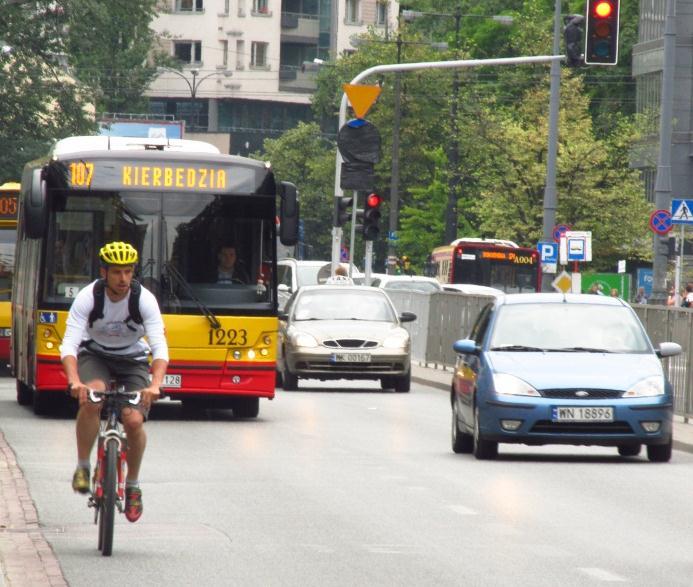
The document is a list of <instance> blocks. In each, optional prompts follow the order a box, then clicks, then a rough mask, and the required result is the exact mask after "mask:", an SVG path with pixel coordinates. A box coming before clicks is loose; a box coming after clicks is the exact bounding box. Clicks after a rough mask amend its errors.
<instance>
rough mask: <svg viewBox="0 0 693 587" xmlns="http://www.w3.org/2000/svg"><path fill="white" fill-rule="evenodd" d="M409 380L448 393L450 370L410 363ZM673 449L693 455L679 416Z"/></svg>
mask: <svg viewBox="0 0 693 587" xmlns="http://www.w3.org/2000/svg"><path fill="white" fill-rule="evenodd" d="M411 380H412V381H415V382H416V383H423V384H424V385H430V386H432V387H436V388H438V389H441V390H442V391H447V392H449V391H450V385H451V382H452V369H451V368H450V367H447V368H443V367H442V366H441V365H438V368H437V369H436V368H434V367H433V366H432V365H431V366H429V367H424V366H423V365H420V364H419V363H416V362H414V361H412V364H411ZM674 449H676V450H683V451H686V452H690V453H693V422H689V423H688V424H687V423H685V422H684V421H683V418H682V417H681V416H674Z"/></svg>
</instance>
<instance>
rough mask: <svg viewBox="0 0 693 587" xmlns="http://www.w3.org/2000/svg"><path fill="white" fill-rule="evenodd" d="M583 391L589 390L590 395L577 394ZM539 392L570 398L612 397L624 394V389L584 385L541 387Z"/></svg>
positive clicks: (553, 396) (558, 397)
mask: <svg viewBox="0 0 693 587" xmlns="http://www.w3.org/2000/svg"><path fill="white" fill-rule="evenodd" d="M583 391H584V392H587V394H588V395H583V394H580V395H576V393H577V392H583ZM539 393H541V395H542V396H543V397H550V398H553V399H570V400H582V399H590V400H591V399H612V398H615V397H621V396H622V395H623V391H621V390H618V389H585V388H584V387H576V388H575V389H541V390H539Z"/></svg>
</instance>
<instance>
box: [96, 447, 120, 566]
mask: <svg viewBox="0 0 693 587" xmlns="http://www.w3.org/2000/svg"><path fill="white" fill-rule="evenodd" d="M104 461H105V470H104V476H103V484H102V489H103V497H102V499H101V512H100V515H99V543H100V544H101V554H102V555H103V556H111V553H112V552H113V526H114V524H115V507H116V491H117V483H118V470H117V469H118V441H117V440H114V439H111V440H109V441H108V442H107V443H106V450H105V454H104Z"/></svg>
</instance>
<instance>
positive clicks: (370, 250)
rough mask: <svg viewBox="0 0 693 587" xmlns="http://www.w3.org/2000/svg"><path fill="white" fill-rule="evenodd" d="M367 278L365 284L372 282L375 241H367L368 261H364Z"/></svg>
mask: <svg viewBox="0 0 693 587" xmlns="http://www.w3.org/2000/svg"><path fill="white" fill-rule="evenodd" d="M364 264H365V267H364V273H365V280H364V282H363V284H364V285H370V284H371V266H372V264H373V241H366V262H365V263H364Z"/></svg>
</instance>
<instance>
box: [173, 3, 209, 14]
mask: <svg viewBox="0 0 693 587" xmlns="http://www.w3.org/2000/svg"><path fill="white" fill-rule="evenodd" d="M203 11H204V0H176V12H203Z"/></svg>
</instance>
